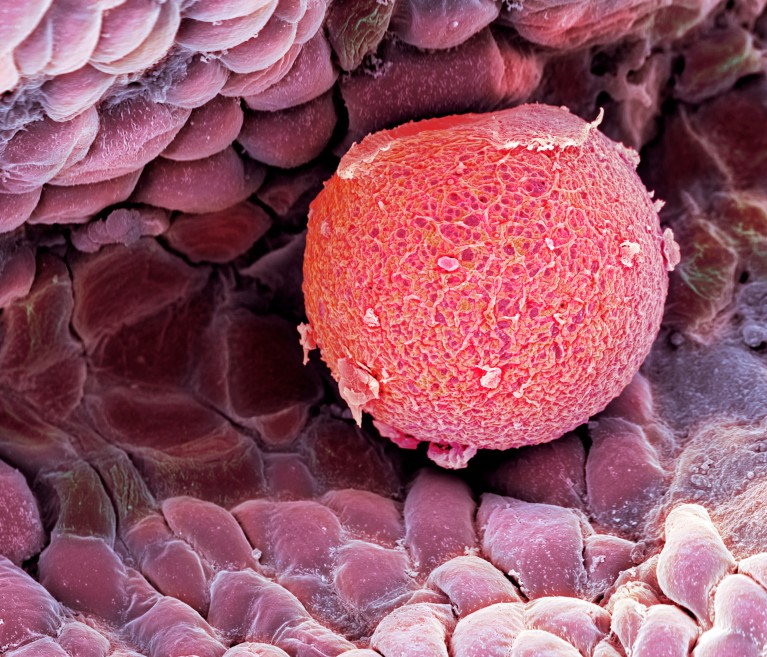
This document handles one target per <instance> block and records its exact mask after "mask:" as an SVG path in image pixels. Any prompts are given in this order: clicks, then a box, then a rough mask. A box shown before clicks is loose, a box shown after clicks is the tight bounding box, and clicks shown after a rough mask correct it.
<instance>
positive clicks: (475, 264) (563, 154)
mask: <svg viewBox="0 0 767 657" xmlns="http://www.w3.org/2000/svg"><path fill="white" fill-rule="evenodd" d="M597 125H598V121H595V122H593V123H587V122H585V121H583V120H582V119H580V118H578V117H577V116H575V115H573V114H571V113H570V112H568V111H567V110H566V109H565V108H556V107H550V106H546V105H523V106H520V107H516V108H513V109H510V110H504V111H501V112H496V113H491V114H483V115H476V114H469V115H463V116H451V117H446V118H439V119H430V120H427V121H421V122H417V123H408V124H405V125H403V126H400V127H398V128H395V129H393V130H388V131H383V132H379V133H376V134H374V135H371V136H368V137H367V138H365V139H364V140H363V141H362V142H361V143H360V144H358V145H355V146H354V147H352V149H351V150H350V151H349V152H348V153H347V154H346V155H345V156H344V158H343V159H342V160H341V163H340V165H339V167H338V170H337V172H336V174H335V175H334V176H333V177H332V178H331V179H330V180H329V181H328V182H327V183H326V185H325V188H324V190H323V191H322V192H321V193H320V194H319V196H318V197H317V198H316V199H315V201H314V202H313V204H312V207H311V211H310V214H309V228H308V234H307V240H306V254H305V260H304V295H305V299H306V314H307V316H308V318H309V324H308V325H302V326H301V327H299V330H300V332H301V338H302V342H303V344H304V347H305V348H306V349H309V348H312V347H313V346H315V345H316V346H318V347H319V348H320V350H321V353H322V358H323V360H324V361H325V362H326V363H327V364H328V366H329V367H330V370H331V372H332V374H333V376H334V378H335V379H336V380H337V381H338V382H339V390H340V394H341V395H342V397H343V398H344V399H345V400H346V401H347V403H348V404H349V406H350V408H351V410H352V413H353V415H354V417H355V419H356V420H357V421H358V422H359V421H360V419H361V413H362V411H363V410H364V411H367V412H369V413H370V414H371V415H372V416H373V418H374V419H375V424H376V426H377V427H378V429H379V430H380V431H381V433H382V434H383V435H384V436H386V437H389V438H392V439H393V440H394V441H395V442H397V443H398V444H400V445H402V446H404V447H413V446H414V445H416V444H417V442H418V441H429V442H430V443H432V444H431V445H430V448H429V455H430V456H431V457H432V458H433V459H434V460H435V461H437V462H438V463H440V464H442V465H444V466H447V467H461V466H463V465H465V464H466V461H467V460H468V458H470V457H471V455H472V454H473V453H474V452H475V451H476V449H477V448H491V449H507V448H511V447H519V446H522V445H531V444H536V443H541V442H546V441H550V440H554V439H556V438H558V437H560V436H561V435H562V434H564V433H566V432H567V431H569V430H571V429H573V428H575V427H576V426H578V425H579V424H581V423H582V422H584V421H585V420H587V419H588V418H589V417H590V416H591V415H593V414H594V413H596V412H598V411H600V410H602V409H603V408H604V407H605V406H606V405H607V403H608V402H609V401H610V400H612V399H613V398H614V397H616V396H617V395H618V394H619V393H620V391H621V390H622V389H623V388H624V387H625V386H626V385H627V384H628V383H629V381H630V380H631V378H632V377H633V375H634V374H635V373H636V372H637V370H638V369H639V366H640V365H641V363H642V361H643V360H644V358H645V357H646V356H647V354H648V352H649V350H650V347H651V344H652V342H653V340H654V338H655V335H656V333H657V331H658V328H659V326H660V322H661V316H662V312H663V303H664V300H665V297H666V290H667V286H668V277H667V273H666V271H667V269H670V268H672V267H673V265H674V264H675V262H676V260H678V250H677V249H676V244H675V243H674V242H673V238H672V236H671V234H670V231H667V232H666V233H662V232H661V228H660V224H659V220H658V213H657V211H658V209H659V207H658V206H659V204H658V203H657V202H653V200H652V197H651V194H649V193H648V192H647V190H646V189H645V187H644V185H643V184H642V181H641V180H640V178H639V176H638V175H637V174H636V171H635V168H636V165H637V163H638V157H637V155H636V153H634V152H633V151H631V150H630V149H627V148H625V147H624V146H622V145H620V144H616V143H614V142H612V141H611V140H610V139H608V138H607V137H605V136H604V135H603V134H602V133H600V132H599V131H598V129H597Z"/></svg>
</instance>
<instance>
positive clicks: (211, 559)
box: [0, 0, 767, 657]
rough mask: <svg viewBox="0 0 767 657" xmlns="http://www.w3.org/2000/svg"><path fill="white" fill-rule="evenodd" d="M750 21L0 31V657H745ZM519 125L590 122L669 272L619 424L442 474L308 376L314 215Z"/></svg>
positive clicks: (756, 126) (762, 254)
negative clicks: (406, 158) (359, 151)
mask: <svg viewBox="0 0 767 657" xmlns="http://www.w3.org/2000/svg"><path fill="white" fill-rule="evenodd" d="M766 10H767V2H765V0H734V1H733V2H729V3H725V2H723V1H716V0H673V1H672V2H660V1H659V0H631V1H627V2H620V3H615V2H609V1H607V0H598V1H596V2H585V1H579V0H578V1H574V2H556V1H555V0H527V1H525V2H521V3H518V2H500V1H495V0H463V1H460V2H459V1H457V0H445V1H442V2H430V1H426V0H377V1H376V0H333V2H330V1H329V0H198V1H197V2H194V3H191V2H181V1H180V0H166V1H165V2H161V3H157V2H153V1H150V0H88V1H86V0H28V1H26V2H16V1H15V0H0V655H3V657H4V656H5V655H8V657H189V656H190V655H196V656H198V657H336V656H338V655H345V656H346V657H496V656H497V657H578V656H580V657H677V656H679V657H759V656H760V655H763V654H764V653H765V651H766V650H767V514H766V513H765V508H766V507H765V504H764V500H765V499H767V456H766V455H767V441H766V439H765V436H767V403H765V400H767V362H766V361H765V354H766V353H767V351H766V350H767V177H766V176H765V170H766V168H767V133H766V132H765V130H764V126H765V124H767V72H766V70H765V66H766V64H767V56H766V55H765V50H766V46H765V44H766V43H767V11H766ZM535 102H540V103H547V104H551V105H555V106H562V105H565V106H567V107H569V108H570V111H571V112H573V113H574V114H577V115H578V116H580V117H581V118H583V119H585V120H587V121H592V120H593V119H594V117H595V116H597V114H598V113H599V111H600V109H603V110H604V118H603V121H602V124H601V125H600V126H599V129H600V130H602V131H603V132H604V133H605V134H606V135H607V136H608V137H610V138H611V139H613V140H615V141H617V142H620V143H622V144H623V145H624V146H626V147H627V148H631V149H634V150H635V151H637V152H638V154H639V157H640V160H641V163H640V165H639V169H638V171H639V174H640V176H641V178H642V180H643V182H644V184H645V185H646V186H647V188H648V189H651V190H654V192H655V194H656V196H655V198H656V199H659V200H662V201H664V202H665V205H664V207H663V208H662V210H661V211H660V218H661V223H662V226H663V227H664V228H666V227H668V228H671V229H673V233H674V235H675V239H676V241H677V242H678V243H679V248H680V252H681V262H680V263H679V265H678V267H677V269H676V270H675V271H674V272H672V273H671V274H670V289H669V297H668V300H667V303H666V306H665V312H664V319H663V324H662V327H661V330H660V332H659V334H658V336H657V338H656V340H655V343H654V345H653V348H652V351H651V353H650V355H649V357H648V358H647V360H646V361H645V363H644V365H643V367H642V369H641V371H640V373H639V374H638V375H636V376H635V377H634V379H633V380H632V382H631V383H630V384H629V385H628V387H627V388H626V389H625V390H624V391H623V393H622V394H621V395H620V396H619V397H618V398H617V399H615V400H614V401H613V402H612V403H611V404H610V405H609V406H608V407H607V408H606V409H605V410H604V411H603V412H602V413H600V414H599V415H597V416H595V417H593V418H591V419H590V421H589V422H588V423H587V424H584V425H582V426H580V427H578V428H577V429H576V430H575V431H573V432H571V433H569V434H567V435H565V436H563V437H561V438H559V439H558V440H555V441H553V442H550V443H547V444H543V445H538V446H535V447H525V448H522V449H518V450H509V451H506V452H494V451H480V452H479V453H478V454H477V455H476V456H475V457H474V459H473V460H472V462H471V463H470V465H469V467H467V468H466V469H463V470H459V471H447V470H443V469H441V468H439V467H437V466H436V465H435V464H434V463H432V462H431V461H430V459H429V457H428V455H427V453H426V449H425V446H421V447H418V448H417V449H413V450H404V449H401V448H400V447H398V446H396V445H395V444H394V443H392V442H391V440H389V434H390V433H391V432H387V430H386V428H385V427H382V432H379V430H378V429H377V428H376V427H375V426H374V425H373V424H372V423H371V422H370V421H369V420H366V421H365V422H364V423H363V425H362V427H361V428H360V427H357V426H356V425H355V423H354V422H353V419H352V415H351V413H350V411H349V409H348V408H347V406H346V404H345V403H344V402H343V399H342V398H341V396H340V395H339V391H338V386H337V384H336V382H335V381H334V380H333V378H332V376H331V375H330V373H329V372H328V370H327V369H326V368H325V367H324V365H323V364H322V362H321V361H320V359H319V358H318V356H317V354H316V353H312V354H310V355H309V357H308V362H307V363H306V364H304V363H303V360H304V356H303V354H302V349H301V346H300V343H299V337H300V336H299V332H298V331H297V327H298V326H299V325H300V324H301V323H302V322H304V321H305V320H306V317H305V313H304V301H303V298H302V295H301V268H302V257H303V251H304V229H305V228H306V223H307V212H308V206H309V203H310V202H311V200H312V199H313V198H314V197H315V196H316V195H317V194H318V193H319V191H320V190H321V189H322V186H323V183H324V182H325V181H326V180H328V179H329V178H330V176H331V175H332V174H333V173H334V171H335V169H336V167H337V165H338V161H339V158H340V157H341V156H342V155H343V154H344V153H345V152H346V151H347V150H348V149H349V147H350V146H351V145H352V144H353V143H354V142H357V141H359V140H360V139H362V138H363V137H364V136H365V135H367V134H369V133H371V132H374V131H377V130H380V129H384V128H391V127H394V126H396V125H398V124H401V123H403V122H407V121H410V120H416V119H421V118H429V117H438V116H446V115H450V114H455V113H464V112H490V111H494V110H500V109H505V108H509V107H513V106H516V105H518V104H521V103H535ZM627 152H628V151H627ZM422 191H423V194H425V195H426V194H430V193H433V192H432V191H431V190H422ZM673 247H674V244H673V242H671V241H670V240H669V241H667V242H666V244H665V248H666V249H667V250H668V254H667V255H668V257H669V258H670V259H673V256H674V253H672V250H673ZM447 264H448V265H450V264H451V263H450V262H448V263H447ZM364 312H365V309H364V308H363V309H362V311H361V315H364ZM368 321H373V318H372V317H368ZM303 341H304V344H305V345H306V344H307V342H310V341H311V336H307V335H304V336H303ZM382 434H383V435H382ZM395 438H396V436H395ZM400 443H401V444H402V446H405V447H408V446H409V447H413V445H408V444H407V441H402V440H400ZM432 456H434V454H432ZM437 456H439V455H437ZM447 461H448V460H447V459H443V462H447Z"/></svg>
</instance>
